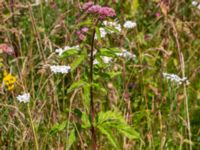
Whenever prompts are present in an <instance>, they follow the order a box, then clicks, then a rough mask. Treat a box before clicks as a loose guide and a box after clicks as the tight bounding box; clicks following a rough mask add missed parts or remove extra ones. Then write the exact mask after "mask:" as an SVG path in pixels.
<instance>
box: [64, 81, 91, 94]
mask: <svg viewBox="0 0 200 150" xmlns="http://www.w3.org/2000/svg"><path fill="white" fill-rule="evenodd" d="M84 85H87V83H86V82H85V81H82V80H78V81H76V82H74V83H73V84H72V85H71V86H70V87H69V88H68V90H67V92H68V93H70V92H72V91H73V90H75V89H78V88H80V87H82V86H84Z"/></svg>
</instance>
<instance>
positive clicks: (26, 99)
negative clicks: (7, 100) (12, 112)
mask: <svg viewBox="0 0 200 150" xmlns="http://www.w3.org/2000/svg"><path fill="white" fill-rule="evenodd" d="M16 98H17V100H18V101H19V102H23V103H28V102H29V101H30V94H29V93H24V94H22V95H18V96H17V97H16Z"/></svg>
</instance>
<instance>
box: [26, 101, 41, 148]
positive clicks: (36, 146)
mask: <svg viewBox="0 0 200 150" xmlns="http://www.w3.org/2000/svg"><path fill="white" fill-rule="evenodd" d="M28 114H29V117H30V122H31V128H32V131H33V136H34V142H35V148H36V150H39V147H38V140H37V136H36V132H35V128H34V125H33V119H32V116H31V110H30V106H29V104H28Z"/></svg>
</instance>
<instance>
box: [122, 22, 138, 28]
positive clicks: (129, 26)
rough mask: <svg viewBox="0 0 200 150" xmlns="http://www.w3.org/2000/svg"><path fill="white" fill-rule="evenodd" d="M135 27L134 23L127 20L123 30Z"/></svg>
mask: <svg viewBox="0 0 200 150" xmlns="http://www.w3.org/2000/svg"><path fill="white" fill-rule="evenodd" d="M136 25H137V24H136V23H135V22H133V21H130V20H128V21H126V22H125V23H124V28H127V29H131V28H134V27H136Z"/></svg>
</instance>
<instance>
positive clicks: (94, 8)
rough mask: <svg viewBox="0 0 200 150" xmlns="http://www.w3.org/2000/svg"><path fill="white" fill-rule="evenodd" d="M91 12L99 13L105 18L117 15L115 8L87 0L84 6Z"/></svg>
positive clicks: (100, 16)
mask: <svg viewBox="0 0 200 150" xmlns="http://www.w3.org/2000/svg"><path fill="white" fill-rule="evenodd" d="M82 9H83V10H85V11H86V12H87V13H89V14H96V15H99V18H100V19H104V18H106V17H114V16H115V15H116V13H115V10H114V9H112V8H110V7H106V6H104V7H102V6H100V5H94V3H93V2H87V3H85V4H84V5H83V7H82Z"/></svg>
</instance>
